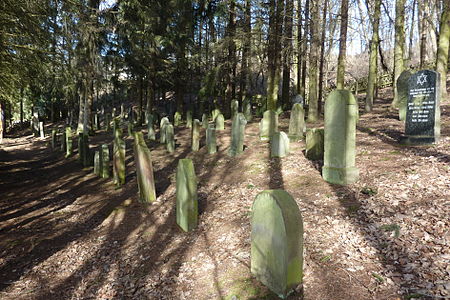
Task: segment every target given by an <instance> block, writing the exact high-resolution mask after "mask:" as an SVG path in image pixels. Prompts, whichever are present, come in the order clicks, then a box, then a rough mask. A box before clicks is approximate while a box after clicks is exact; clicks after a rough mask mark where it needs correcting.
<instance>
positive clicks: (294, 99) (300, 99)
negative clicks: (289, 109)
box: [292, 94, 305, 107]
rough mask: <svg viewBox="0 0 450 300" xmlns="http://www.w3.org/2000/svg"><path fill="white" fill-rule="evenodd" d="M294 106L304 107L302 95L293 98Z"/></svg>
mask: <svg viewBox="0 0 450 300" xmlns="http://www.w3.org/2000/svg"><path fill="white" fill-rule="evenodd" d="M294 104H300V105H301V106H302V107H303V106H304V104H305V101H304V100H303V97H302V95H300V94H297V95H295V97H294V98H292V105H294Z"/></svg>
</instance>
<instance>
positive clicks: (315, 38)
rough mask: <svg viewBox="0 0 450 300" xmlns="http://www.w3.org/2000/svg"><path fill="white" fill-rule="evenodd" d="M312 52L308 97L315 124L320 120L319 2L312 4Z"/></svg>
mask: <svg viewBox="0 0 450 300" xmlns="http://www.w3.org/2000/svg"><path fill="white" fill-rule="evenodd" d="M310 9H311V25H310V35H311V51H310V53H309V93H308V94H309V95H308V104H309V109H308V121H309V122H315V121H317V120H318V119H319V110H318V98H317V97H318V89H317V71H318V66H317V62H318V55H319V50H320V35H319V22H320V16H319V1H313V2H311V8H310Z"/></svg>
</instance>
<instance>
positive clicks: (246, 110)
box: [242, 97, 252, 122]
mask: <svg viewBox="0 0 450 300" xmlns="http://www.w3.org/2000/svg"><path fill="white" fill-rule="evenodd" d="M242 113H243V114H244V116H245V119H246V120H247V122H250V121H251V120H252V103H251V98H249V97H246V98H245V99H244V101H243V102H242Z"/></svg>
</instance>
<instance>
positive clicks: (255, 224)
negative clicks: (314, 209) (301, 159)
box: [250, 190, 303, 299]
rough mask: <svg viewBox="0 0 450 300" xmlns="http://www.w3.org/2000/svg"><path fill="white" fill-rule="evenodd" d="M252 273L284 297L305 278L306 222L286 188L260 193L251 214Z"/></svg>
mask: <svg viewBox="0 0 450 300" xmlns="http://www.w3.org/2000/svg"><path fill="white" fill-rule="evenodd" d="M251 228H252V232H251V265H250V269H251V272H252V274H253V275H254V276H255V277H256V278H257V279H258V280H259V281H261V282H262V283H263V284H264V285H266V286H267V287H268V288H269V289H270V290H271V291H273V292H274V293H275V294H277V295H278V296H279V297H281V298H283V299H284V298H286V297H287V296H288V295H289V294H290V293H291V292H292V291H293V290H294V289H295V288H296V287H297V286H298V285H299V284H301V283H302V280H303V221H302V216H301V214H300V210H299V208H298V206H297V203H296V202H295V200H294V199H293V198H292V196H291V195H289V193H287V192H286V191H284V190H266V191H263V192H261V193H259V194H258V195H257V196H256V198H255V201H254V202H253V205H252V215H251Z"/></svg>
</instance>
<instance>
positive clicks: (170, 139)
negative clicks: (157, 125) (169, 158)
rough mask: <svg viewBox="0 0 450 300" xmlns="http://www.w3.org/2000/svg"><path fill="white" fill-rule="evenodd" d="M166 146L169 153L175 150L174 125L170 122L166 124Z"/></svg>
mask: <svg viewBox="0 0 450 300" xmlns="http://www.w3.org/2000/svg"><path fill="white" fill-rule="evenodd" d="M166 147H167V151H169V153H173V152H174V151H175V132H174V130H173V125H172V124H170V123H169V124H167V125H166Z"/></svg>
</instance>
